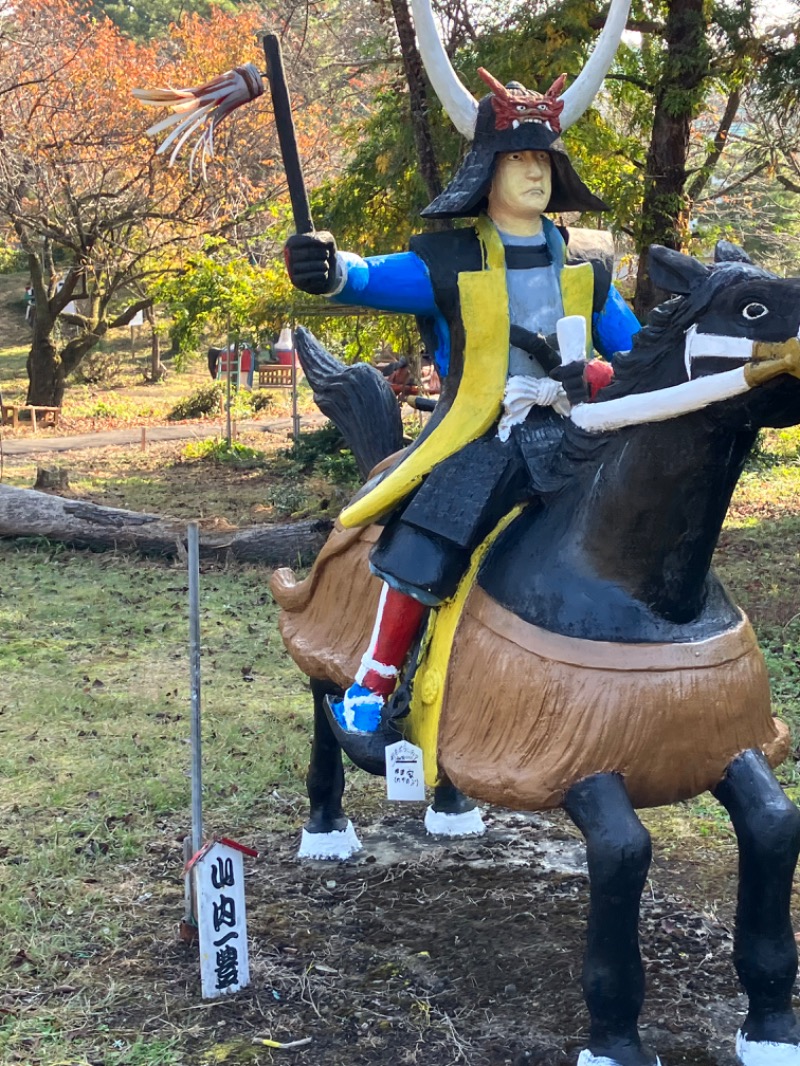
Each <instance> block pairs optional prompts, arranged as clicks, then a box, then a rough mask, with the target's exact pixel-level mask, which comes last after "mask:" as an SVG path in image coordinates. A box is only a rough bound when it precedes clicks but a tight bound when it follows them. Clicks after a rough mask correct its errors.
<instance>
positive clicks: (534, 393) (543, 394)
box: [497, 374, 565, 442]
mask: <svg viewBox="0 0 800 1066" xmlns="http://www.w3.org/2000/svg"><path fill="white" fill-rule="evenodd" d="M564 397H565V393H564V390H563V388H562V387H561V384H560V382H558V381H553V379H552V378H533V377H525V376H524V375H522V374H515V375H514V376H513V377H510V378H509V379H508V381H507V382H506V391H505V394H504V395H503V411H504V412H505V413H504V414H503V417H502V418H501V419H500V422H499V423H498V426H497V436H498V437H499V438H500V440H501V441H504V442H505V441H507V440H508V437H509V434H510V433H511V427H512V426H517V425H519V423H520V422H524V421H525V419H526V418H527V417H528V412H529V411H530V409H531V408H532V407H555V408H556V410H558V408H559V406H560V401H562V400H563V399H564ZM559 413H560V414H561V413H563V411H559Z"/></svg>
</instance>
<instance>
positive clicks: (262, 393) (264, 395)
mask: <svg viewBox="0 0 800 1066" xmlns="http://www.w3.org/2000/svg"><path fill="white" fill-rule="evenodd" d="M250 404H251V406H252V408H253V413H254V414H257V413H258V412H259V411H274V410H276V409H277V407H278V402H277V400H276V399H275V393H274V392H268V391H267V389H256V390H255V392H253V393H251V395H250Z"/></svg>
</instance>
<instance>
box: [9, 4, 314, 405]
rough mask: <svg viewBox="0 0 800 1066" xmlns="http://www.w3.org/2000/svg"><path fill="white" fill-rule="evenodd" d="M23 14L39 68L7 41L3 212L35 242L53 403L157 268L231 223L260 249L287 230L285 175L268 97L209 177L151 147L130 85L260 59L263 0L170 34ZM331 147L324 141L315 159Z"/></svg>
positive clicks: (306, 140) (250, 249)
mask: <svg viewBox="0 0 800 1066" xmlns="http://www.w3.org/2000/svg"><path fill="white" fill-rule="evenodd" d="M15 21H16V22H17V23H18V24H19V25H20V26H21V27H22V29H23V30H24V39H25V40H26V41H27V42H28V45H29V44H30V41H31V39H32V40H33V41H34V44H35V51H36V54H37V57H38V59H37V67H38V69H39V71H40V72H42V74H43V76H42V77H41V78H40V81H39V82H38V83H37V84H36V85H33V86H31V85H29V84H22V83H19V80H18V84H16V86H14V84H13V70H14V65H15V63H17V62H18V63H19V65H20V67H21V66H22V58H23V57H22V56H18V55H17V54H16V52H17V47H18V46H17V44H16V42H15V40H14V39H13V38H10V39H9V46H8V47H7V48H6V49H5V50H4V51H3V52H2V53H1V54H0V64H2V70H3V72H4V75H3V76H4V77H6V78H7V79H8V84H9V86H10V87H9V90H8V92H7V93H6V95H5V100H4V103H5V108H4V151H3V153H2V156H1V157H0V222H2V223H4V224H5V226H6V227H7V228H8V229H9V230H11V231H12V232H13V234H14V236H15V239H16V241H17V243H18V245H19V247H20V248H22V249H23V251H24V252H25V253H26V256H27V260H28V265H29V268H30V272H31V282H32V285H33V289H34V293H35V297H36V306H35V314H34V320H33V338H32V346H31V352H30V356H29V359H28V374H29V379H30V381H29V389H28V396H27V399H28V402H29V403H34V404H43V405H58V404H60V403H61V401H62V399H63V395H64V388H65V382H66V379H67V376H68V375H69V374H70V373H71V372H72V371H73V370H74V369H75V368H76V367H77V366H78V365H79V364H80V361H81V360H82V359H83V357H84V356H85V355H86V353H87V352H88V351H90V350H91V349H92V348H93V347H94V346H95V345H96V344H97V343H98V341H99V340H100V339H101V338H102V337H103V336H105V335H106V333H107V332H108V330H110V329H114V328H116V327H120V326H124V325H126V324H127V323H128V322H129V321H130V320H131V319H132V318H133V316H134V315H135V314H136V312H137V311H138V310H140V309H142V308H145V307H147V306H148V304H149V303H150V302H151V300H152V296H151V295H150V294H149V291H148V289H149V286H150V284H151V282H152V281H153V279H155V278H157V277H158V276H160V275H161V274H162V273H163V272H164V271H165V270H176V271H180V270H182V269H183V263H184V259H185V257H186V256H187V255H189V254H191V252H193V251H195V250H196V249H197V248H198V247H199V246H200V244H201V243H202V241H203V240H204V239H205V237H207V236H208V235H209V234H212V235H213V234H225V235H226V236H227V238H228V239H229V240H231V241H235V242H236V243H237V246H238V247H239V248H240V249H241V250H242V251H243V253H245V254H247V255H249V256H252V257H253V258H255V259H257V258H258V257H259V256H260V255H262V254H266V253H269V254H272V252H274V249H275V247H276V246H277V245H278V244H279V243H280V242H281V241H282V238H283V236H285V234H281V235H280V237H276V236H275V235H272V236H271V237H270V231H271V229H272V227H273V226H274V223H275V218H276V212H275V205H276V204H279V203H280V201H281V199H282V198H283V197H285V177H284V174H283V170H282V167H281V165H280V161H279V156H278V151H277V144H276V140H275V137H274V132H273V131H272V122H271V116H270V114H269V102H268V99H267V97H263V98H262V99H261V100H259V101H257V102H256V103H255V105H253V106H252V107H251V108H248V109H243V111H242V113H241V115H239V116H237V117H236V118H235V119H234V120H232V121H231V122H230V123H229V125H228V126H227V127H223V129H222V131H221V132H220V135H219V136H218V138H217V144H216V147H217V160H216V161H214V162H212V163H211V164H210V166H209V170H208V180H207V181H204V180H202V178H201V175H200V174H199V173H194V175H193V176H190V175H189V173H188V172H187V168H186V167H185V166H182V167H178V166H176V167H173V168H170V167H168V166H167V163H166V160H165V158H164V157H160V156H157V155H156V152H155V144H154V143H153V142H152V141H151V140H150V139H149V138H147V137H146V136H145V129H146V127H147V125H148V123H149V122H151V121H153V119H154V118H157V117H158V115H157V114H153V113H150V112H146V111H145V110H144V109H143V108H141V107H140V106H139V105H138V104H137V103H136V102H135V101H134V100H133V99H132V96H131V90H132V89H133V88H134V87H140V86H142V85H145V86H146V85H151V86H152V85H158V84H164V83H172V84H182V83H183V84H197V82H198V81H203V80H204V79H206V78H208V77H210V76H212V75H214V74H217V73H219V72H220V71H221V70H224V69H226V68H230V67H232V66H235V65H237V64H239V63H242V62H246V61H252V60H253V59H256V61H258V58H259V57H258V44H257V42H256V32H257V31H258V30H261V29H264V28H265V26H264V21H263V16H261V15H260V14H259V13H258V12H257V11H256V10H255V9H252V8H248V9H243V10H240V11H238V12H236V13H235V14H226V13H224V12H222V11H217V12H215V13H214V15H213V17H212V18H211V19H209V20H204V19H201V18H199V17H198V16H191V17H189V18H187V19H184V20H183V22H182V23H181V24H180V26H178V27H175V28H174V29H173V31H172V33H171V35H170V38H169V41H168V42H165V44H164V45H163V46H159V45H158V44H149V45H142V44H137V43H135V42H133V41H131V40H130V39H128V38H126V37H124V36H123V35H122V34H121V33H120V32H119V31H118V30H117V28H116V27H115V26H114V25H113V24H112V23H111V22H109V21H108V20H102V21H99V22H98V21H93V20H91V19H89V18H88V17H86V16H85V15H84V14H82V13H81V12H80V11H79V10H78V9H77V8H76V7H75V6H74V5H73V3H72V0H32V2H31V3H30V4H28V5H26V7H25V8H24V9H21V11H20V12H19V13H18V14H17V15H15ZM266 28H269V27H266ZM20 39H22V38H20ZM26 47H27V45H26ZM0 84H2V82H0ZM320 112H321V105H320V104H319V103H318V102H317V101H313V100H312V101H309V103H308V106H305V107H304V108H303V109H302V114H301V116H300V119H299V123H298V126H299V133H300V137H301V140H302V143H303V145H304V147H305V148H307V149H308V151H309V153H311V154H313V153H314V152H316V150H317V143H318V141H319V140H320V137H319V133H318V131H317V126H319V124H320V121H321V120H320V118H319V114H320ZM229 148H230V149H232V150H229ZM324 161H325V156H324V155H322V154H321V153H319V152H317V153H316V162H315V166H312V168H311V172H312V175H316V174H317V172H318V171H322V170H323V164H324ZM59 326H63V327H65V329H66V331H67V332H68V334H69V335H68V336H66V337H65V338H64V339H59Z"/></svg>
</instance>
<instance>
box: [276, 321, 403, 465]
mask: <svg viewBox="0 0 800 1066" xmlns="http://www.w3.org/2000/svg"><path fill="white" fill-rule="evenodd" d="M295 343H296V346H297V354H298V357H299V359H300V363H301V365H302V367H303V370H304V372H305V375H306V378H307V379H308V382H309V384H310V385H311V388H312V389H313V390H314V402H315V403H316V405H317V407H319V409H320V411H322V413H323V414H324V415H327V417H328V418H329V419H330V420H331V422H333V424H334V425H335V426H336V428H337V429H338V430H339V432H340V433H341V434H342V436H343V437H344V439H345V442H346V443H347V446H348V447H349V448H350V449H351V451H352V452H353V455H354V456H355V460H356V463H357V464H358V469H359V471H360V472H361V475H362V477H364V478H365V479H366V478H367V477H368V475H369V473H370V471H372V470H373V468H374V467H375V466H377V465H378V463H379V462H380V461H381V460H382V459H385V458H386V457H387V456H388V455H392V454H393V453H394V452H397V451H399V450H400V448H402V446H403V422H402V419H401V417H400V405H399V404H398V402H397V398H396V397H395V395H394V392H393V391H392V389H391V386H390V385H389V384H388V383H387V382H386V379H385V378H384V377H383V375H382V374H381V373H380V371H378V370H376V369H375V367H374V366H370V365H369V363H354V364H353V365H352V366H347V365H346V364H345V363H342V362H340V361H339V360H338V359H336V358H335V357H334V356H332V355H331V354H330V352H328V351H326V349H325V348H323V346H322V345H321V344H320V343H319V341H318V340H317V338H316V337H315V336H314V334H313V333H311V332H310V331H309V330H307V329H306V328H305V327H304V326H298V327H297V329H296V330H295Z"/></svg>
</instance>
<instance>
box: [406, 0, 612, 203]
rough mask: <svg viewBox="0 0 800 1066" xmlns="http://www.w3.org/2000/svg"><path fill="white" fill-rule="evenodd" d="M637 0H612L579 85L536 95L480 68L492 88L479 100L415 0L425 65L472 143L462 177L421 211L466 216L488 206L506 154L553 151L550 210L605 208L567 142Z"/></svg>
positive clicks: (422, 2)
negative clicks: (564, 134) (501, 154)
mask: <svg viewBox="0 0 800 1066" xmlns="http://www.w3.org/2000/svg"><path fill="white" fill-rule="evenodd" d="M630 5H631V0H612V4H611V8H610V10H609V12H608V16H607V18H606V23H605V27H604V29H603V32H602V33H601V35H600V38H599V40H598V42H597V45H596V47H595V49H594V51H593V53H592V55H591V56H590V58H589V60H588V62H587V64H586V66H585V67H584V69H583V71H582V72H581V74H580V75H579V77H578V78H577V79H576V81H575V83H574V84H573V85H572V86H570V88H568V89H567V90H566V91H565V92H563V93H562V89H563V85H564V81H565V78H564V76H563V75H562V76H561V77H560V78H558V79H557V80H556V81H555V82H554V84H553V85H552V86H551V87H550V88H549V89H548V90H547V92H546V93H537V92H533V91H531V90H528V89H525V88H524V87H523V86H522V85H520V84H519V83H517V82H511V83H509V84H508V85H506V86H504V85H502V84H501V83H500V82H499V81H497V79H496V78H494V77H492V75H491V74H489V73H488V71H486V70H484V69H483V68H480V69H479V71H478V73H479V74H480V76H481V78H482V79H483V80H484V81H485V82H487V84H488V85H489V87H490V89H491V90H492V91H491V93H490V94H489V95H487V96H484V97H483V99H482V100H481V101H480V103H479V102H478V101H476V100H475V98H474V97H473V96H472V94H471V93H470V92H468V91H467V89H466V88H464V86H463V85H462V84H461V82H460V80H459V78H458V75H457V74H456V72H455V71H454V70H453V67H452V66H451V64H450V60H449V58H448V56H447V53H446V52H445V50H444V47H443V46H442V42H441V40H440V37H439V33H438V30H437V28H436V24H435V21H434V18H433V12H432V10H431V6H430V0H411V8H412V11H413V13H414V22H415V25H416V30H417V40H418V42H419V49H420V54H421V56H422V61H423V63H424V65H425V70H426V72H427V74H428V78H429V79H430V82H431V85H432V86H433V89H434V91H435V92H436V94H437V96H438V97H439V99H440V101H441V103H442V106H443V107H444V109H445V111H446V112H447V114H448V115H449V116H450V118H451V120H452V122H453V125H454V126H455V127H456V129H458V130H459V132H460V133H462V134H463V135H464V136H465V137H466V138H467V140H468V141H470V142H471V143H470V148H469V151H468V153H467V155H466V157H465V159H464V161H463V163H462V164H461V167H460V168H459V170H458V172H457V173H456V175H455V177H454V178H453V179H452V181H451V182H450V184H449V185H448V186H447V188H446V189H445V190H444V192H442V193H441V194H440V195H439V196H437V197H436V199H435V200H434V201H433V203H431V204H429V205H428V206H427V207H426V208H425V209H424V210H423V212H422V214H423V216H424V217H426V218H460V217H465V216H472V215H476V214H478V213H479V212H480V211H481V210H482V209H483V207H485V205H486V197H487V194H488V191H489V186H490V185H491V181H492V175H493V172H494V164H495V159H496V157H497V154H498V153H499V152H516V151H526V150H533V151H545V152H548V154H549V155H550V160H551V164H552V172H553V191H552V195H551V197H550V202H549V203H548V205H547V210H548V211H604V210H606V209H607V208H606V204H604V203H603V201H602V200H601V199H599V197H597V196H595V195H594V194H593V193H591V192H590V191H589V189H587V187H586V186H585V185H584V183H583V182H582V181H581V179H580V178H579V177H578V175H577V173H576V172H575V169H574V168H573V166H572V163H571V162H570V160H569V157H568V155H567V153H566V150H565V148H564V145H563V143H562V141H561V139H560V136H559V135H560V133H561V132H562V130H565V129H568V128H569V126H571V125H572V124H573V123H574V122H576V121H577V119H578V118H580V116H581V115H582V114H583V112H584V111H585V110H586V108H587V107H588V106H589V104H590V103H591V102H592V100H593V99H594V97H595V95H596V94H597V92H598V90H599V88H600V86H601V85H602V83H603V78H604V77H605V75H606V73H607V71H608V68H609V67H610V65H611V62H612V61H613V58H614V55H615V54H616V51H617V47H618V45H619V41H620V37H621V36H622V31H623V30H624V28H625V23H626V21H627V18H628V12H629V10H630Z"/></svg>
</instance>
